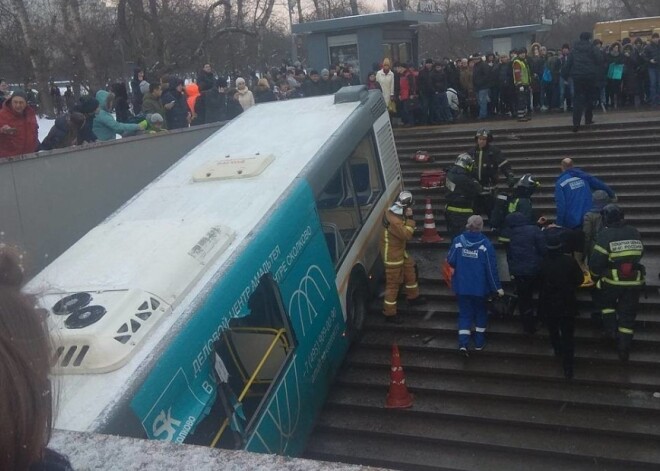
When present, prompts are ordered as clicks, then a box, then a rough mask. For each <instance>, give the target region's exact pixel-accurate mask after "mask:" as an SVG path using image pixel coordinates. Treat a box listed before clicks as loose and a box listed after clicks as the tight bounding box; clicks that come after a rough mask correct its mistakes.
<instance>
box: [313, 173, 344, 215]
mask: <svg viewBox="0 0 660 471" xmlns="http://www.w3.org/2000/svg"><path fill="white" fill-rule="evenodd" d="M345 198H346V185H345V182H344V177H343V172H342V170H341V169H339V171H338V172H337V173H336V174H335V175H334V176H333V177H332V179H331V180H330V182H329V183H328V185H327V186H326V187H325V188H324V189H323V192H322V193H321V196H319V198H318V201H317V205H318V207H319V209H327V208H337V207H339V206H341V204H342V203H343V201H344V199H345Z"/></svg>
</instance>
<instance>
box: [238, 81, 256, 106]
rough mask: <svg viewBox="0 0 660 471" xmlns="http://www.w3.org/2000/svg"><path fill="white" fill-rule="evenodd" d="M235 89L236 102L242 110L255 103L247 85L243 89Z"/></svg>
mask: <svg viewBox="0 0 660 471" xmlns="http://www.w3.org/2000/svg"><path fill="white" fill-rule="evenodd" d="M236 91H237V92H238V102H239V103H240V104H241V108H243V111H245V110H247V109H248V108H251V107H253V106H254V105H255V104H256V103H255V101H254V95H253V94H252V92H251V91H250V90H249V89H248V87H247V86H246V87H245V88H244V89H243V90H239V89H238V88H237V89H236Z"/></svg>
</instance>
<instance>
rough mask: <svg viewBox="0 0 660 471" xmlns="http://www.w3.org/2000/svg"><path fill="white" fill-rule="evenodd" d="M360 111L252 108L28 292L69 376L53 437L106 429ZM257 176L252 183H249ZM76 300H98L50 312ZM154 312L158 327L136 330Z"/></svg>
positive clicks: (310, 105) (304, 103)
mask: <svg viewBox="0 0 660 471" xmlns="http://www.w3.org/2000/svg"><path fill="white" fill-rule="evenodd" d="M359 105H360V102H359V101H353V102H349V103H341V104H334V96H324V97H318V98H306V99H298V100H291V101H285V102H276V103H268V104H262V105H258V106H256V107H253V108H251V109H249V110H247V111H246V112H245V113H243V114H242V115H240V116H239V117H238V118H236V119H235V120H233V121H232V122H231V123H229V124H228V125H226V126H225V127H223V128H221V129H220V130H219V131H217V132H216V133H214V134H213V135H212V136H211V137H209V138H208V139H206V140H205V141H204V142H202V143H201V144H199V145H198V146H197V147H196V148H195V149H193V150H192V151H191V152H189V153H188V154H187V155H186V156H185V157H184V158H182V159H181V160H180V161H179V162H177V163H176V164H175V165H173V166H172V167H171V168H170V169H169V170H168V171H166V172H165V173H164V174H163V175H161V177H159V178H158V179H156V180H155V181H154V182H152V183H151V184H150V185H148V186H147V187H146V188H145V189H143V190H142V191H141V192H140V193H138V194H137V195H136V196H135V197H134V198H133V199H132V200H130V201H129V202H127V203H126V204H125V205H124V206H123V207H122V208H120V209H119V210H118V211H117V212H115V213H114V214H113V215H111V216H110V217H109V218H108V219H106V220H105V221H104V222H103V223H101V224H100V225H99V226H97V227H96V228H94V229H93V230H92V231H90V232H89V233H88V234H86V235H85V236H84V237H83V238H82V239H81V240H80V241H78V242H77V243H76V244H74V245H73V246H72V247H70V248H69V249H68V250H67V251H66V252H64V253H63V254H62V255H61V256H60V257H58V258H57V259H56V260H55V261H53V262H52V263H51V264H50V265H49V266H48V267H46V268H45V269H44V270H43V271H42V272H41V273H39V274H38V275H37V276H36V277H35V278H34V279H33V280H32V281H31V282H30V283H29V284H28V286H27V287H26V291H28V292H31V293H34V294H37V295H38V296H39V302H40V304H41V305H42V306H43V307H44V308H46V309H48V310H49V311H50V314H51V315H50V316H49V324H50V328H51V332H52V333H53V334H54V338H55V344H56V347H57V348H58V354H59V355H60V356H59V357H58V364H57V365H56V368H55V371H56V372H57V371H59V372H61V373H66V374H61V375H57V377H56V380H55V383H56V384H57V385H58V386H59V411H58V416H57V418H56V422H55V425H56V427H57V428H62V429H67V430H78V431H91V430H95V429H96V427H97V426H98V425H99V424H102V423H103V421H104V418H103V416H104V411H107V410H108V409H109V407H110V406H112V405H113V404H114V403H115V401H117V399H118V398H120V397H122V396H123V395H124V394H123V393H124V392H125V391H126V390H127V389H130V388H132V386H131V385H130V384H128V383H130V381H129V380H130V379H131V377H133V376H134V375H136V373H138V371H139V369H140V368H141V367H144V365H145V364H148V363H149V361H150V360H151V359H153V356H154V355H157V352H159V351H160V349H161V348H162V345H159V342H160V341H161V340H162V339H163V338H164V337H165V336H166V335H167V334H168V333H169V332H170V330H171V329H176V328H177V327H176V326H177V324H176V322H177V320H180V319H181V318H182V317H184V316H183V315H184V314H185V313H187V312H189V306H190V305H191V304H193V301H194V300H195V299H196V298H197V297H198V296H199V295H200V293H202V292H203V290H204V289H205V286H207V285H208V284H209V282H210V281H211V280H212V279H213V277H214V275H216V274H217V273H218V272H220V271H222V270H223V266H227V265H229V264H230V263H231V262H230V260H231V258H232V254H233V253H234V252H235V250H236V249H237V248H238V247H239V246H241V244H242V243H243V242H244V241H245V240H246V238H247V237H248V236H249V234H250V233H251V231H253V230H258V228H257V225H258V223H259V221H261V220H262V218H263V217H264V216H265V215H266V214H267V213H268V212H269V211H272V210H273V208H274V207H276V204H277V201H278V198H280V196H281V195H282V194H283V193H284V192H285V191H286V190H287V188H289V187H290V186H291V184H292V183H293V182H294V180H295V179H296V178H297V176H298V175H300V173H301V171H302V170H303V169H304V168H305V166H306V165H307V164H308V163H309V162H310V161H311V160H312V159H313V157H314V156H315V155H316V154H317V152H318V151H319V150H320V149H321V148H322V147H323V145H324V143H326V142H327V141H328V140H329V138H330V137H331V136H333V134H334V133H335V132H336V131H337V130H338V129H339V128H340V126H341V125H342V124H343V123H344V122H345V121H346V120H347V119H348V118H349V116H350V115H351V114H352V113H353V112H354V111H355V110H356V109H357V108H358V106H359ZM251 165H252V167H253V168H251ZM225 168H229V169H230V171H229V173H230V174H231V175H229V176H230V177H233V178H228V179H227V175H223V169H225ZM251 171H254V172H255V173H256V175H255V176H252V177H250V176H246V175H247V174H248V173H249V172H251ZM259 172H260V173H259ZM225 173H226V172H225ZM162 234H168V237H162V236H161V235H162ZM173 274H176V276H173ZM80 293H83V294H84V293H87V294H91V297H92V298H93V299H92V301H90V300H89V299H87V300H86V302H87V303H88V304H90V303H91V304H92V305H90V306H88V307H85V309H84V310H83V311H85V312H83V313H82V314H81V312H82V311H75V312H74V313H73V314H71V315H70V316H64V315H55V314H58V313H57V312H55V309H54V307H55V305H56V304H57V303H58V301H60V300H62V299H63V297H65V296H68V295H72V297H71V299H70V300H69V301H66V302H65V303H64V305H63V304H62V303H59V307H58V309H60V310H61V312H59V313H61V314H70V313H71V311H67V309H69V307H70V306H75V305H76V304H77V303H84V302H85V299H83V300H81V298H80V296H79V294H80ZM76 296H78V297H76ZM85 296H87V295H85ZM67 299H68V298H67ZM67 303H69V304H68V305H67ZM96 303H98V304H102V305H103V306H100V307H99V306H97V305H95V304H96ZM81 305H82V304H81ZM145 306H146V308H145ZM91 308H98V309H96V310H95V309H91ZM106 311H107V314H106V313H105V312H106ZM147 311H149V312H148V314H149V315H150V316H153V317H152V318H151V323H150V325H147V324H149V323H147V322H145V324H144V326H142V328H140V326H139V324H140V319H142V317H141V314H142V315H146V314H145V313H146V312H147ZM136 316H137V317H136ZM72 318H73V320H72ZM154 319H155V322H154V321H153V320H154ZM136 325H137V327H136ZM83 345H84V346H85V347H86V348H87V349H86V350H85V351H84V353H82V350H81V348H82V346H83ZM73 347H77V350H76V348H73ZM71 349H72V350H71ZM72 351H74V352H75V353H72V354H71V355H69V354H68V353H67V352H72ZM150 355H151V356H150ZM67 356H69V358H68V359H67V358H66V357H67ZM81 356H82V359H81ZM76 362H77V363H78V364H77V365H73V364H74V363H76ZM79 372H82V373H85V374H80V373H79Z"/></svg>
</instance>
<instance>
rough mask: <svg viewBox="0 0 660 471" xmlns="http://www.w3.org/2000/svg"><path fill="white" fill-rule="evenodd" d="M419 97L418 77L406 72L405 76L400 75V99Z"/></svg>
mask: <svg viewBox="0 0 660 471" xmlns="http://www.w3.org/2000/svg"><path fill="white" fill-rule="evenodd" d="M415 95H417V77H415V75H414V74H412V73H410V71H408V70H406V71H405V72H404V73H403V75H399V99H400V100H402V101H403V100H408V99H409V98H410V97H412V96H415Z"/></svg>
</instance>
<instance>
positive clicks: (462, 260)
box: [447, 214, 504, 356]
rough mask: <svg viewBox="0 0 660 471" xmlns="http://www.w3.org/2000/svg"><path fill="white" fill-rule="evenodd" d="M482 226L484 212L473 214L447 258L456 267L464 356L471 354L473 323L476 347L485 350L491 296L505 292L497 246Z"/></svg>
mask: <svg viewBox="0 0 660 471" xmlns="http://www.w3.org/2000/svg"><path fill="white" fill-rule="evenodd" d="M483 227H484V221H483V219H482V218H481V216H479V215H476V214H475V215H473V216H470V217H469V218H468V221H467V224H466V226H465V229H466V230H465V232H463V234H461V235H459V236H457V237H455V238H454V240H453V241H452V243H451V247H450V248H449V254H447V261H448V262H449V265H451V266H452V268H454V275H453V276H452V281H451V285H452V289H453V291H454V293H456V296H457V297H458V349H459V351H460V352H461V353H462V354H463V355H465V356H468V346H469V343H470V336H471V330H472V326H473V325H474V330H475V332H474V347H475V350H482V349H483V348H484V345H485V343H486V324H487V320H488V315H487V312H486V300H487V298H488V296H489V295H491V294H493V293H497V295H499V296H503V295H504V291H503V290H502V285H501V284H500V279H499V276H498V274H497V260H496V259H495V249H494V248H493V245H492V244H491V243H490V240H488V238H487V237H485V236H484V235H483V234H482V233H481V231H482V230H483Z"/></svg>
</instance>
